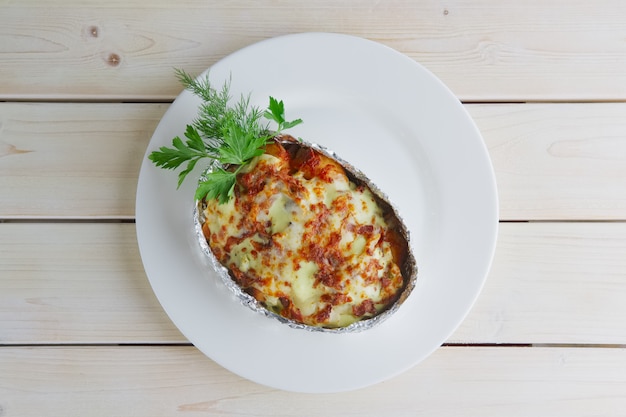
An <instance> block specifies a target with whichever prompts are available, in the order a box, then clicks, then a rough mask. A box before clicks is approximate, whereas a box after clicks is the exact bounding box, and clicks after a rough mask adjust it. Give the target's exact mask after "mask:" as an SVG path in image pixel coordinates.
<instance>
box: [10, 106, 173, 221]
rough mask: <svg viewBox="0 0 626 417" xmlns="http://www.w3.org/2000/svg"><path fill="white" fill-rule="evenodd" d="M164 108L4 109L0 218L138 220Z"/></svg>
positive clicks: (20, 107) (24, 107)
mask: <svg viewBox="0 0 626 417" xmlns="http://www.w3.org/2000/svg"><path fill="white" fill-rule="evenodd" d="M166 108H167V105H164V104H119V103H117V104H89V105H84V104H80V103H74V104H49V103H0V192H1V193H2V201H1V202H0V218H63V217H71V218H132V217H134V210H135V193H136V190H137V178H138V175H139V167H140V165H141V160H142V158H143V155H144V152H145V151H146V146H147V145H148V141H149V140H150V138H151V136H152V133H153V131H154V129H155V128H156V125H157V123H158V121H159V120H160V119H161V117H162V115H163V113H164V112H165V110H166Z"/></svg>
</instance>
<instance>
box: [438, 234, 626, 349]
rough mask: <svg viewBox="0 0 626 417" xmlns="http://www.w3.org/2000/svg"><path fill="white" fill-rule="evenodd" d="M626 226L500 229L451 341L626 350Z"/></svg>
mask: <svg viewBox="0 0 626 417" xmlns="http://www.w3.org/2000/svg"><path fill="white" fill-rule="evenodd" d="M625 299H626V223H503V224H500V234H499V236H498V246H497V248H496V255H495V258H494V263H493V266H492V270H491V273H490V274H489V277H488V280H487V283H486V285H485V287H484V289H483V291H482V293H481V295H480V297H479V298H478V301H477V302H476V304H475V306H474V308H473V309H472V311H471V312H470V314H469V315H468V317H467V318H466V320H465V321H464V322H463V324H462V325H461V327H460V328H459V329H458V330H457V332H456V333H455V334H454V335H453V336H452V337H451V338H450V339H449V342H458V343H467V342H470V343H483V342H487V343H555V344H559V343H572V344H576V343H598V344H626V326H624V323H626V303H624V300H625Z"/></svg>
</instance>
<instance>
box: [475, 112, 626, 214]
mask: <svg viewBox="0 0 626 417" xmlns="http://www.w3.org/2000/svg"><path fill="white" fill-rule="evenodd" d="M466 109H467V110H468V111H469V112H470V114H471V115H472V117H473V118H474V120H475V121H476V123H477V125H478V127H479V129H480V131H481V133H482V135H483V137H484V139H485V142H486V144H487V147H488V148H489V154H490V156H491V161H492V164H493V166H494V170H495V172H496V181H497V183H498V197H499V202H500V218H501V219H502V220H624V219H626V119H625V118H624V115H625V114H626V104H623V103H594V104H575V103H568V104H499V105H466Z"/></svg>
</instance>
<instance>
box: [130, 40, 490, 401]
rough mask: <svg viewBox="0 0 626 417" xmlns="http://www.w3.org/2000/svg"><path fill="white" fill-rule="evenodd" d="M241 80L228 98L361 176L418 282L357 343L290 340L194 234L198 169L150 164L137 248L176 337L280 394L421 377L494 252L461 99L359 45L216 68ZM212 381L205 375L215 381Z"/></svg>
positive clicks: (276, 49)
mask: <svg viewBox="0 0 626 417" xmlns="http://www.w3.org/2000/svg"><path fill="white" fill-rule="evenodd" d="M210 76H211V79H212V81H213V83H214V85H215V86H221V85H222V83H223V80H225V79H227V78H228V77H232V88H231V92H232V93H233V97H238V96H239V95H240V94H241V93H244V94H247V93H249V92H252V96H251V101H252V104H255V105H258V106H261V107H262V108H265V107H266V106H267V103H268V97H269V96H270V95H272V96H274V97H277V98H279V99H282V100H284V101H285V106H286V116H287V118H288V119H291V118H297V117H300V118H302V119H303V120H304V124H302V125H300V126H298V127H296V128H295V129H293V130H292V131H290V133H292V134H294V135H295V136H300V137H302V138H305V139H306V140H307V141H310V142H314V143H319V144H321V145H324V146H326V147H328V148H330V149H332V150H334V151H336V152H337V153H338V154H339V155H340V156H341V157H342V158H344V159H346V160H347V161H348V162H350V163H352V164H353V165H355V166H356V167H357V168H360V169H361V170H362V171H363V172H364V173H365V174H366V175H368V176H369V178H370V179H372V180H373V181H374V183H375V184H377V185H378V186H379V187H380V188H381V189H382V190H383V191H384V192H386V193H387V194H388V195H389V197H390V199H391V200H392V201H393V202H394V203H395V204H396V205H397V207H398V208H399V211H400V213H401V215H403V217H404V219H405V221H406V223H407V225H408V227H409V230H410V231H411V233H412V235H411V236H412V245H413V247H414V251H415V255H416V259H417V263H418V267H419V273H418V283H417V286H416V289H415V290H414V291H413V293H412V294H411V296H410V298H409V300H408V301H407V302H406V303H405V304H404V305H403V306H402V307H401V308H400V309H399V311H398V312H397V313H396V314H394V315H393V316H392V317H391V318H390V319H388V320H387V321H385V322H383V323H382V324H381V325H379V326H377V327H375V328H373V329H370V330H367V331H364V332H361V333H356V334H329V333H319V332H308V331H306V330H298V329H292V328H289V327H288V326H286V325H284V324H281V323H279V322H277V321H276V320H271V319H268V318H266V317H262V316H261V315H259V314H255V313H254V312H252V311H250V310H249V309H248V308H246V307H244V306H243V305H241V304H240V303H239V302H238V301H237V300H236V299H235V298H234V297H233V296H232V294H231V293H230V292H229V291H228V290H227V289H226V288H225V287H224V286H223V285H222V283H221V281H220V280H219V279H218V278H217V276H216V274H215V273H214V272H213V271H212V270H210V268H208V267H207V266H206V264H205V261H204V259H203V257H202V254H201V252H200V251H199V248H198V243H197V240H196V237H195V234H194V229H193V218H192V210H193V195H194V189H195V186H196V178H197V176H198V175H199V174H200V171H201V167H197V169H196V172H194V173H192V174H190V176H189V177H188V179H187V181H186V182H185V183H184V184H183V186H182V187H181V188H180V190H176V181H177V175H176V174H175V173H174V172H172V171H165V170H161V169H158V168H156V167H154V166H153V165H152V163H151V162H150V161H148V160H147V158H144V161H143V164H142V167H141V172H140V175H139V184H138V188H137V205H136V211H137V212H136V216H137V238H138V242H139V248H140V251H141V257H142V259H143V263H144V266H145V269H146V273H147V275H148V279H149V280H150V283H151V285H152V288H153V290H154V292H155V294H156V296H157V297H158V299H159V301H160V302H161V304H162V306H163V308H164V309H165V311H166V312H167V314H168V315H169V316H170V318H171V319H172V321H173V322H174V324H176V326H178V328H179V329H180V330H181V332H182V333H183V334H184V335H185V336H186V337H187V338H188V339H189V340H190V341H191V342H192V343H193V344H194V345H195V346H196V347H197V348H198V349H200V350H201V351H202V352H203V353H204V354H206V355H207V356H208V357H209V358H211V359H212V360H214V361H215V362H217V363H218V364H220V365H222V366H223V367H225V368H227V369H229V370H230V371H232V372H234V373H236V374H238V375H240V376H242V377H244V378H247V379H250V380H252V381H255V382H258V383H260V384H264V385H268V386H271V387H275V388H280V389H284V390H291V391H301V392H337V391H345V390H351V389H356V388H360V387H364V386H368V385H371V384H374V383H377V382H380V381H383V380H385V379H388V378H390V377H393V376H394V375H397V374H399V373H401V372H403V371H405V370H407V369H408V368H410V367H412V366H414V365H415V364H417V363H418V362H420V361H421V360H423V359H424V358H426V357H427V356H428V355H429V354H431V353H432V352H433V351H434V350H436V349H437V348H438V347H439V346H440V345H441V344H442V343H443V342H445V340H446V339H447V338H448V337H449V336H450V334H451V333H452V332H453V331H454V330H455V329H456V327H457V326H458V325H459V324H460V323H461V321H462V320H463V318H464V317H465V316H466V314H467V313H468V311H469V309H470V308H471V306H472V304H473V303H474V301H475V299H476V297H477V296H478V294H479V292H480V290H481V288H482V286H483V283H484V280H485V278H486V275H487V272H488V270H489V267H490V264H491V260H492V257H493V252H494V248H495V242H496V233H497V225H498V217H497V216H498V209H497V196H496V185H495V180H494V175H493V170H492V167H491V163H490V160H489V156H488V154H487V150H486V148H485V145H484V143H483V141H482V138H481V136H480V133H479V132H478V130H477V128H476V127H475V125H474V123H473V122H472V120H471V119H470V117H469V116H468V114H467V113H466V112H465V109H464V108H463V106H462V105H461V104H460V102H459V101H458V100H457V99H456V98H455V97H454V95H453V94H452V93H451V92H450V91H449V90H448V89H447V88H446V87H445V86H444V85H443V84H442V83H441V82H440V81H439V80H438V79H437V78H436V77H435V76H433V75H432V74H431V73H429V72H428V71H427V70H425V69H424V68H423V67H421V66H420V65H418V64H417V63H415V62H414V61H413V60H411V59H409V58H408V57H406V56H404V55H402V54H400V53H398V52H396V51H394V50H392V49H390V48H387V47H385V46H383V45H380V44H378V43H374V42H371V41H368V40H364V39H361V38H356V37H351V36H345V35H336V34H324V33H307V34H298V35H290V36H284V37H279V38H274V39H270V40H267V41H263V42H260V43H257V44H254V45H252V46H249V47H247V48H244V49H242V50H240V51H238V52H236V53H234V54H232V55H230V56H228V57H226V58H224V59H223V60H221V61H220V62H218V63H217V64H215V65H214V66H213V67H211V69H210ZM198 103H199V101H198V99H197V98H195V97H194V96H192V95H191V93H189V92H187V91H185V92H183V93H182V94H181V95H180V96H179V97H178V98H177V99H176V100H175V101H174V103H173V104H172V106H171V107H170V108H169V110H168V111H167V113H166V114H165V115H164V117H163V119H162V121H161V123H160V124H159V126H158V127H157V129H156V131H155V132H154V136H153V137H152V140H151V141H150V144H149V146H148V149H147V152H146V155H147V154H148V153H150V152H152V151H154V150H156V149H157V148H158V147H160V146H163V145H168V146H169V145H170V144H171V140H172V138H173V137H174V136H176V135H180V136H181V137H182V135H183V132H184V130H185V125H186V124H187V123H190V122H191V121H192V119H194V118H195V116H196V115H197V105H198ZM208 377H209V376H208V375H207V378H208Z"/></svg>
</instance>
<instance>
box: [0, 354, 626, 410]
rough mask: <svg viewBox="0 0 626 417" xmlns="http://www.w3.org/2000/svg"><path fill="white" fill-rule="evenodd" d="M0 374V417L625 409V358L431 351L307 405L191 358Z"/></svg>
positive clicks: (306, 400) (2, 360)
mask: <svg viewBox="0 0 626 417" xmlns="http://www.w3.org/2000/svg"><path fill="white" fill-rule="evenodd" d="M0 375H2V376H3V377H2V382H0V410H2V412H3V414H2V415H3V417H14V416H15V417H17V416H20V417H29V416H37V417H39V416H42V415H46V416H64V417H69V416H81V417H82V416H111V415H133V416H137V417H139V416H146V417H148V416H149V417H158V416H168V417H171V416H183V415H184V416H187V415H192V416H195V415H220V416H244V415H245V416H272V417H279V416H289V417H292V416H294V415H298V416H302V417H306V416H321V415H323V416H347V415H359V416H381V415H389V416H415V415H428V416H433V417H443V416H458V415H463V416H468V417H470V416H480V417H489V416H497V417H501V416H503V415H506V416H541V415H550V416H567V417H575V416H591V415H593V416H597V417H601V416H607V417H609V416H610V417H614V416H616V415H622V414H623V411H624V408H625V407H626V396H625V395H624V392H626V349H588V348H582V349H581V348H468V347H464V348H458V347H450V348H442V349H439V350H438V351H437V352H435V353H434V354H433V355H432V356H431V357H430V358H428V359H427V360H426V361H424V362H422V363H421V364H419V365H418V366H416V367H414V368H412V369H410V370H409V371H407V372H405V373H404V374H401V375H400V376H397V377H395V378H393V379H391V380H389V381H386V382H384V383H380V384H377V385H374V386H371V387H368V388H365V389H361V390H357V391H350V392H347V393H339V394H318V395H310V394H298V393H290V392H284V391H278V390H274V389H270V388H267V387H264V386H260V385H257V384H255V383H252V382H249V381H246V380H243V379H241V378H239V377H238V376H235V375H233V374H231V373H229V372H228V371H226V370H224V369H223V368H221V367H219V366H218V365H216V364H215V363H213V362H212V361H210V360H209V359H207V358H206V357H204V356H203V355H202V354H201V353H199V352H198V351H197V350H196V349H195V348H193V347H169V348H168V347H152V348H144V347H123V348H119V347H118V348H6V347H5V348H0ZM317 377H322V376H317Z"/></svg>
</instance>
